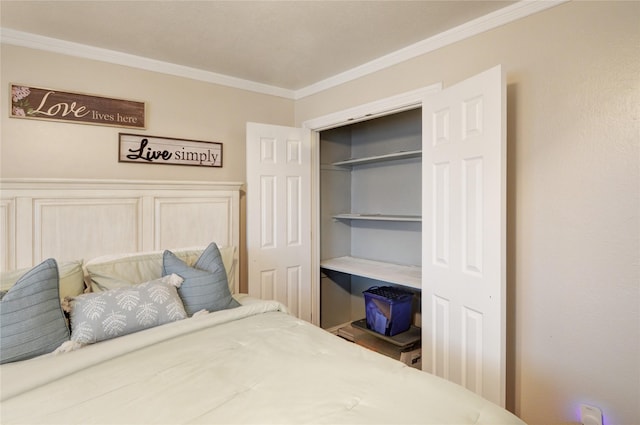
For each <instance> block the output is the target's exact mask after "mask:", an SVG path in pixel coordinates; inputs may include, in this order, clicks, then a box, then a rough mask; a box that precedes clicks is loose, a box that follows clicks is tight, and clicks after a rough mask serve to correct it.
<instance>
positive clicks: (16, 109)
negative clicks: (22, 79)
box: [11, 86, 33, 117]
mask: <svg viewBox="0 0 640 425" xmlns="http://www.w3.org/2000/svg"><path fill="white" fill-rule="evenodd" d="M30 94H31V90H30V89H29V87H24V86H12V87H11V100H12V102H11V106H12V109H13V115H15V116H19V117H26V116H27V115H31V111H33V108H32V107H31V105H29V101H28V100H27V97H29V95H30Z"/></svg>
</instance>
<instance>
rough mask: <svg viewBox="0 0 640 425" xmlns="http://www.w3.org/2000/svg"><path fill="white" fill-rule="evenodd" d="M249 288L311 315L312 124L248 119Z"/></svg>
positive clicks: (300, 314) (306, 317)
mask: <svg viewBox="0 0 640 425" xmlns="http://www.w3.org/2000/svg"><path fill="white" fill-rule="evenodd" d="M247 251H248V263H249V267H248V269H249V271H248V272H249V294H250V295H252V296H255V297H258V298H263V299H275V300H278V301H280V302H282V303H284V304H286V305H287V306H288V307H289V309H290V311H291V312H292V313H293V314H294V315H296V316H297V317H299V318H301V319H304V320H307V321H311V300H312V296H311V284H310V282H311V148H310V134H309V131H308V130H304V129H301V128H290V127H282V126H274V125H266V124H258V123H247Z"/></svg>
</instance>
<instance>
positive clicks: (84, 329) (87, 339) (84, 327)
mask: <svg viewBox="0 0 640 425" xmlns="http://www.w3.org/2000/svg"><path fill="white" fill-rule="evenodd" d="M71 339H72V340H73V341H76V342H80V343H91V342H94V341H95V339H96V337H95V335H94V333H93V326H91V323H89V322H82V323H80V324H79V325H77V326H76V327H75V328H74V329H73V334H72V338H71Z"/></svg>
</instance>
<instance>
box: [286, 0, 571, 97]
mask: <svg viewBox="0 0 640 425" xmlns="http://www.w3.org/2000/svg"><path fill="white" fill-rule="evenodd" d="M568 1H570V0H522V1H519V2H517V3H514V4H512V5H511V6H507V7H505V8H503V9H500V10H497V11H495V12H493V13H490V14H488V15H485V16H482V17H480V18H477V19H474V20H473V21H469V22H467V23H465V24H463V25H460V26H457V27H455V28H452V29H450V30H447V31H445V32H442V33H440V34H437V35H435V36H433V37H429V38H427V39H425V40H422V41H419V42H417V43H415V44H412V45H410V46H407V47H405V48H403V49H400V50H397V51H395V52H393V53H390V54H388V55H385V56H381V57H379V58H377V59H374V60H372V61H370V62H367V63H365V64H362V65H360V66H357V67H355V68H352V69H350V70H348V71H345V72H342V73H340V74H336V75H334V76H332V77H329V78H327V79H325V80H322V81H318V82H317V83H314V84H311V85H309V86H307V87H304V88H302V89H299V90H296V92H295V97H294V99H295V100H298V99H302V98H304V97H307V96H311V95H313V94H316V93H319V92H321V91H324V90H327V89H330V88H332V87H336V86H338V85H340V84H344V83H347V82H349V81H352V80H355V79H357V78H360V77H364V76H365V75H369V74H373V73H374V72H377V71H380V70H382V69H385V68H389V67H391V66H394V65H397V64H399V63H402V62H405V61H407V60H409V59H413V58H415V57H418V56H421V55H424V54H426V53H429V52H432V51H434V50H437V49H440V48H442V47H445V46H448V45H451V44H453V43H456V42H458V41H461V40H464V39H467V38H470V37H473V36H475V35H478V34H481V33H483V32H485V31H489V30H491V29H494V28H497V27H499V26H502V25H505V24H508V23H510V22H513V21H516V20H518V19H521V18H524V17H527V16H530V15H533V14H535V13H538V12H541V11H543V10H547V9H550V8H552V7H555V6H558V5H560V4H562V3H566V2H568Z"/></svg>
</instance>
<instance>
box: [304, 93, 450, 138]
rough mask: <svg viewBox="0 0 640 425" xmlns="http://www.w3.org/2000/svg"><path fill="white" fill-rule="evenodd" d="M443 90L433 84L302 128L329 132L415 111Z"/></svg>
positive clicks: (315, 121)
mask: <svg viewBox="0 0 640 425" xmlns="http://www.w3.org/2000/svg"><path fill="white" fill-rule="evenodd" d="M440 90H442V83H436V84H431V85H429V86H427V87H422V88H420V89H417V90H412V91H409V92H406V93H401V94H398V95H395V96H391V97H387V98H385V99H380V100H375V101H373V102H369V103H365V104H363V105H358V106H355V107H353V108H349V109H344V110H342V111H338V112H334V113H331V114H327V115H323V116H321V117H317V118H312V119H310V120H307V121H304V122H303V123H302V126H303V127H305V128H308V129H310V130H312V131H322V130H328V129H330V128H334V127H339V126H342V125H345V124H355V123H357V122H360V121H366V120H370V119H373V118H378V117H382V116H384V115H390V114H395V113H397V112H402V111H406V110H409V109H415V108H419V107H421V106H422V100H423V99H424V98H425V97H426V96H427V95H429V94H430V93H435V92H439V91H440Z"/></svg>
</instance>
